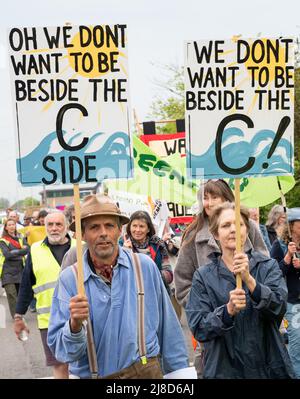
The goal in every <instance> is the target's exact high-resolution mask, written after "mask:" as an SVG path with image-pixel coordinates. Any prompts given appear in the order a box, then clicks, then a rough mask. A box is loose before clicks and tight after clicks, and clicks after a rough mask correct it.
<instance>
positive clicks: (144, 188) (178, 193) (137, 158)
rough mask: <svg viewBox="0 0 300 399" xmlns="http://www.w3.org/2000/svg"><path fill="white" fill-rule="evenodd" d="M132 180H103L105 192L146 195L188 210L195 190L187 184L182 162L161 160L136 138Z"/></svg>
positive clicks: (194, 198) (176, 159)
mask: <svg viewBox="0 0 300 399" xmlns="http://www.w3.org/2000/svg"><path fill="white" fill-rule="evenodd" d="M133 146H134V151H133V152H134V176H135V177H134V179H126V180H125V179H117V180H114V181H110V180H105V181H104V184H105V186H106V187H107V188H108V190H109V189H113V190H117V191H126V192H130V193H135V194H142V195H147V196H149V197H152V198H157V199H161V200H165V201H167V202H175V203H177V204H181V205H185V206H191V205H192V204H194V203H195V201H196V199H197V189H198V186H197V184H196V182H195V181H190V180H187V178H186V169H185V161H184V159H183V158H180V156H176V157H174V156H171V158H170V159H171V162H170V161H169V157H168V158H165V159H161V158H160V157H159V156H157V155H156V154H155V153H154V152H153V151H152V150H151V149H150V148H149V147H148V146H147V145H145V144H144V143H143V142H142V141H141V140H140V139H139V138H138V137H137V136H134V137H133Z"/></svg>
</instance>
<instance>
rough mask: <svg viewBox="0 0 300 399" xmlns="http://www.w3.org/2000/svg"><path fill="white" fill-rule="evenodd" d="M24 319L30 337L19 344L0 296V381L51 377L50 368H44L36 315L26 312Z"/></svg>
mask: <svg viewBox="0 0 300 399" xmlns="http://www.w3.org/2000/svg"><path fill="white" fill-rule="evenodd" d="M4 317H5V319H4ZM25 317H26V322H27V324H28V327H29V330H30V335H29V339H28V340H27V341H26V342H21V341H19V340H18V339H17V338H16V336H15V333H14V332H13V321H12V319H11V316H10V313H9V310H8V306H7V299H6V297H3V296H0V352H1V361H0V379H2V378H8V379H11V378H26V379H28V378H30V379H31V378H46V377H51V375H52V370H51V368H49V367H46V366H45V357H44V352H43V347H42V342H41V338H40V333H39V331H38V329H37V322H36V313H30V312H27V314H26V316H25ZM3 319H4V320H3Z"/></svg>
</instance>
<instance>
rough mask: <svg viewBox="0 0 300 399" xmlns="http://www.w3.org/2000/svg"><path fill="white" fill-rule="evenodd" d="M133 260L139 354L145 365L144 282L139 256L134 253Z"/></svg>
mask: <svg viewBox="0 0 300 399" xmlns="http://www.w3.org/2000/svg"><path fill="white" fill-rule="evenodd" d="M132 260H133V267H134V274H135V280H136V286H137V291H138V293H137V303H138V309H137V314H138V346H139V354H140V358H141V361H142V363H143V364H146V363H147V357H146V353H147V352H146V343H145V321H144V319H145V312H144V311H145V307H144V298H145V297H144V295H145V292H144V280H143V274H142V267H141V263H140V258H139V256H138V255H137V254H136V253H135V252H132Z"/></svg>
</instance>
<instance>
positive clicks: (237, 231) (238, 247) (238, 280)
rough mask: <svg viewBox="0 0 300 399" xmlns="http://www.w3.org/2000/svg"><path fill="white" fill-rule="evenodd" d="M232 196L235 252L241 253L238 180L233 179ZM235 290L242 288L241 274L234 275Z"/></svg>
mask: <svg viewBox="0 0 300 399" xmlns="http://www.w3.org/2000/svg"><path fill="white" fill-rule="evenodd" d="M234 196H235V238H236V252H241V251H242V243H241V201H240V179H234ZM236 288H242V278H241V274H240V273H238V274H237V275H236Z"/></svg>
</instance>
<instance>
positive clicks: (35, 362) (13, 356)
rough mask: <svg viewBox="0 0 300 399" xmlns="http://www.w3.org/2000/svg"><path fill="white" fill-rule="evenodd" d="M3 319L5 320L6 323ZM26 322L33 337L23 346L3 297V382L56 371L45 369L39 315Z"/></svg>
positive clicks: (0, 342)
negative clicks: (37, 320) (37, 318)
mask: <svg viewBox="0 0 300 399" xmlns="http://www.w3.org/2000/svg"><path fill="white" fill-rule="evenodd" d="M3 316H4V317H5V320H3ZM25 318H26V322H27V324H28V327H29V330H30V335H29V339H28V341H26V342H21V341H19V340H18V339H17V338H16V336H15V334H14V332H13V321H12V320H11V316H10V313H9V310H8V306H7V300H6V297H3V296H0V353H1V361H0V379H22V378H23V379H32V378H33V379H35V378H50V377H51V376H52V369H51V368H50V367H46V366H45V358H44V352H43V347H42V343H41V338H40V334H39V331H38V329H37V322H36V313H30V312H27V314H26V315H25ZM4 321H5V322H4ZM181 324H182V326H183V330H184V332H185V336H186V338H187V344H188V348H189V355H190V361H192V360H193V351H192V348H191V340H190V332H189V330H188V328H187V326H186V320H185V316H184V315H183V317H182V320H181ZM4 326H5V328H4Z"/></svg>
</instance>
